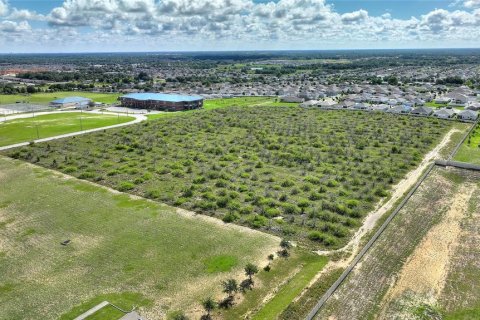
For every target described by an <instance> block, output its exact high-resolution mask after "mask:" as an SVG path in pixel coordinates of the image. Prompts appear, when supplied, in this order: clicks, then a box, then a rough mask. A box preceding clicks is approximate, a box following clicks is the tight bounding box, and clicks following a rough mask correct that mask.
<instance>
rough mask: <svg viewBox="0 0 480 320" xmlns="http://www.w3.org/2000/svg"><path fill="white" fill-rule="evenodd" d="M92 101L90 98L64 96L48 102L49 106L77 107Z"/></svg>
mask: <svg viewBox="0 0 480 320" xmlns="http://www.w3.org/2000/svg"><path fill="white" fill-rule="evenodd" d="M90 101H92V100H91V99H88V98H84V97H66V98H61V99H57V100H53V101H52V102H50V105H51V106H54V107H62V108H65V107H79V106H86V105H88V103H89V102H90Z"/></svg>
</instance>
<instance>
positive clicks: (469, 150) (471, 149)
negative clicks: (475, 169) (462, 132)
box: [454, 124, 480, 164]
mask: <svg viewBox="0 0 480 320" xmlns="http://www.w3.org/2000/svg"><path fill="white" fill-rule="evenodd" d="M454 159H455V160H457V161H462V162H469V163H475V164H480V125H478V124H477V126H476V128H475V129H473V131H472V133H471V134H470V135H469V137H468V138H467V139H466V140H465V142H464V143H463V145H462V146H461V147H460V149H459V150H458V152H457V154H456V155H455V157H454Z"/></svg>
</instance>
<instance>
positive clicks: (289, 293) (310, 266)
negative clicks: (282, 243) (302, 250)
mask: <svg viewBox="0 0 480 320" xmlns="http://www.w3.org/2000/svg"><path fill="white" fill-rule="evenodd" d="M304 261H305V262H304V265H303V266H302V269H300V271H299V272H298V273H297V274H295V276H294V277H292V279H291V280H290V281H288V283H286V284H285V285H284V286H283V287H281V288H280V289H279V290H278V292H277V294H275V297H273V299H272V300H270V301H269V302H268V303H267V304H266V305H265V306H264V307H263V308H262V309H260V310H259V311H258V312H257V313H256V314H255V316H254V317H253V318H252V319H254V320H263V319H276V318H277V317H278V316H279V315H280V314H281V313H282V312H283V311H284V310H285V309H287V307H288V306H289V304H290V303H291V302H292V301H293V300H294V299H295V297H296V296H298V295H299V294H300V293H302V290H303V289H304V288H305V287H306V286H307V285H308V284H309V283H310V281H311V280H312V279H313V278H314V277H315V275H316V274H317V273H318V272H319V271H320V270H322V269H323V267H324V266H325V265H326V264H327V262H328V259H327V258H326V257H319V256H310V257H309V258H308V259H304Z"/></svg>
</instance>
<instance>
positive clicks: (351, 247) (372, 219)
mask: <svg viewBox="0 0 480 320" xmlns="http://www.w3.org/2000/svg"><path fill="white" fill-rule="evenodd" d="M459 131H460V130H458V129H451V130H450V131H449V132H448V133H447V134H446V135H445V136H444V137H443V139H442V141H441V142H440V143H439V144H438V145H437V146H436V147H435V148H434V149H433V150H431V151H430V152H429V153H427V154H426V155H425V157H424V158H423V160H422V162H421V163H420V164H419V165H418V167H417V168H416V169H414V170H412V171H410V172H409V173H408V174H407V175H406V176H405V178H404V179H403V180H401V181H400V182H399V183H397V184H396V185H395V186H393V187H392V190H393V192H392V194H391V197H390V198H389V199H388V200H387V201H386V202H383V201H382V202H380V203H379V204H378V205H377V206H376V207H375V209H374V210H373V211H371V212H370V213H369V214H368V215H367V217H366V218H365V220H364V222H363V225H362V227H360V229H358V231H357V232H356V233H355V235H354V236H353V237H352V239H351V240H350V241H349V242H348V243H347V244H346V245H345V246H344V247H342V248H340V249H337V250H329V251H327V250H319V251H317V253H318V254H319V255H331V254H334V253H346V254H347V256H346V257H345V258H343V259H340V260H337V261H332V260H330V261H329V262H328V264H327V265H326V266H325V267H324V268H323V269H322V270H321V271H320V272H319V273H317V274H316V275H315V277H314V278H313V279H312V281H310V283H309V284H308V286H307V288H309V287H310V286H312V285H313V284H314V283H315V282H316V281H317V280H318V279H319V278H320V277H321V276H322V275H323V274H325V273H328V272H329V271H330V270H334V269H338V268H342V269H345V268H347V267H348V265H349V264H350V262H351V261H352V260H353V258H354V257H355V256H356V255H357V253H358V251H359V249H360V248H359V246H360V241H361V239H362V238H363V236H365V235H366V234H367V233H368V232H370V231H371V230H372V229H373V228H374V227H375V225H376V224H377V222H378V220H379V219H380V218H381V217H382V216H383V215H384V214H385V213H386V212H388V211H389V210H391V209H392V208H393V207H394V205H395V203H396V202H397V201H398V200H399V199H401V198H402V197H403V196H404V195H405V194H406V193H407V192H408V191H409V190H410V188H412V187H413V186H414V185H415V183H416V182H417V180H418V178H419V177H420V176H421V175H422V172H423V171H424V170H425V169H426V168H427V167H428V166H429V165H430V164H431V163H432V161H434V160H435V159H437V158H439V156H440V151H441V150H442V149H443V148H445V146H446V145H447V144H448V143H449V142H450V139H451V137H452V135H453V134H454V133H456V132H459ZM305 291H306V289H305V290H304V291H303V292H302V293H301V294H300V295H299V296H297V297H296V298H295V301H296V300H298V299H299V298H300V297H301V296H303V294H304V293H305Z"/></svg>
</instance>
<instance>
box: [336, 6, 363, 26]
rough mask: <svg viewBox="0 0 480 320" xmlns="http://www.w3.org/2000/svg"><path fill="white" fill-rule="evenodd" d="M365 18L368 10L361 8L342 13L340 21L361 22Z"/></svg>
mask: <svg viewBox="0 0 480 320" xmlns="http://www.w3.org/2000/svg"><path fill="white" fill-rule="evenodd" d="M367 18H368V12H367V11H365V10H363V9H362V10H358V11H354V12H349V13H344V14H342V22H343V23H347V24H349V23H358V22H362V21H364V20H366V19H367Z"/></svg>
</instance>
